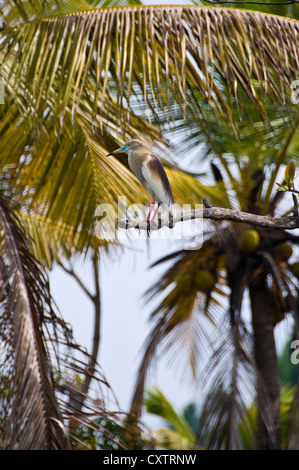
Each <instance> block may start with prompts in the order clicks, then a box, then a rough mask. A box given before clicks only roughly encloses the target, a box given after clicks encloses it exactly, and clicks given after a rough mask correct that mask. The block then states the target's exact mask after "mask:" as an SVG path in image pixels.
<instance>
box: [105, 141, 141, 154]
mask: <svg viewBox="0 0 299 470" xmlns="http://www.w3.org/2000/svg"><path fill="white" fill-rule="evenodd" d="M141 148H147V146H146V145H145V144H144V143H143V142H141V140H138V139H133V140H129V142H127V143H125V144H124V145H123V146H122V147H119V148H118V149H116V150H114V151H113V152H111V153H108V155H107V157H110V155H116V154H117V153H129V152H130V151H132V150H139V149H141Z"/></svg>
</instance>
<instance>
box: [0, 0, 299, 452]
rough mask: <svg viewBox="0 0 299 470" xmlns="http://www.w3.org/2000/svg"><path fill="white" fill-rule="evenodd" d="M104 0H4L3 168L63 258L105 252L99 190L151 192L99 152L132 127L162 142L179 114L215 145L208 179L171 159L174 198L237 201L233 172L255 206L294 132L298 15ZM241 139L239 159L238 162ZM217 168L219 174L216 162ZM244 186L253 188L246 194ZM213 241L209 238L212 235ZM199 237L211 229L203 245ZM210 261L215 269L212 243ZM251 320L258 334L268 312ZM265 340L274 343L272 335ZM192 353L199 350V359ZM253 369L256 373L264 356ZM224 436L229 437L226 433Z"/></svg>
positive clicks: (111, 198) (43, 240)
mask: <svg viewBox="0 0 299 470" xmlns="http://www.w3.org/2000/svg"><path fill="white" fill-rule="evenodd" d="M113 5H114V8H107V7H108V6H111V3H109V4H107V3H105V2H103V3H100V2H93V3H92V2H88V1H87V0H82V1H81V0H76V1H74V2H64V1H57V0H56V1H52V0H46V1H43V2H22V1H21V2H20V1H11V2H10V3H9V4H5V5H3V6H2V7H1V8H2V9H1V18H2V29H1V42H0V55H1V64H2V65H1V71H0V74H1V77H0V78H1V80H2V82H4V85H5V97H6V99H5V104H4V105H1V110H0V112H1V121H0V132H1V139H0V155H1V158H0V162H1V164H0V168H1V172H2V173H7V175H8V179H7V180H8V182H9V185H10V188H11V191H12V194H13V195H14V196H15V197H16V200H17V203H18V204H19V205H20V206H21V209H22V213H24V214H25V215H24V219H25V216H26V215H27V214H29V215H30V216H34V217H36V220H46V221H47V223H48V226H51V227H52V228H53V232H52V233H55V237H54V240H52V239H51V237H50V234H49V233H48V234H47V233H45V232H44V233H43V236H40V235H39V236H38V237H37V238H39V241H38V245H39V247H40V249H39V252H40V254H42V256H43V258H45V256H44V254H43V252H44V253H48V259H49V260H51V262H53V260H55V259H57V249H59V255H61V254H62V255H63V256H65V257H66V258H67V259H68V258H69V257H70V256H71V255H74V254H80V255H83V256H87V255H90V254H91V255H94V256H98V254H99V253H100V255H101V256H104V254H105V253H106V254H109V253H110V252H111V249H113V246H114V243H112V244H111V243H107V242H106V239H105V234H104V233H100V234H97V236H95V225H96V220H95V217H94V214H95V212H96V208H97V207H98V206H99V205H100V204H103V203H105V204H110V205H111V206H112V207H116V202H117V198H118V196H119V195H122V196H125V197H126V198H127V202H128V203H129V204H132V203H137V202H145V201H146V200H147V199H146V194H145V192H144V190H143V189H142V188H141V187H140V185H139V183H138V182H137V180H136V178H135V177H134V176H133V175H132V173H131V172H130V171H129V169H128V166H127V162H126V161H124V160H122V159H119V160H117V159H115V158H112V159H109V160H108V159H106V158H105V155H106V154H107V153H108V152H110V151H111V150H112V149H114V148H116V147H119V146H120V144H121V143H122V142H123V141H125V140H129V138H131V137H133V136H135V137H138V138H141V139H145V140H146V141H147V142H148V143H152V142H155V143H156V144H159V145H160V151H161V152H164V155H165V156H166V155H167V152H166V151H167V148H169V135H171V132H173V131H174V130H176V131H177V132H182V133H185V132H186V125H187V126H188V128H190V129H189V130H190V139H195V140H197V142H199V141H200V140H202V139H204V142H205V144H206V148H209V151H210V150H211V149H213V155H215V157H216V158H217V159H218V161H217V164H218V165H216V164H214V167H213V170H214V172H215V174H217V176H216V183H213V185H211V184H210V181H209V180H208V179H207V180H205V181H204V182H205V183H206V184H204V183H203V181H202V180H199V179H198V177H194V175H191V174H190V173H188V172H187V171H184V170H183V169H182V168H178V166H177V165H173V164H170V163H168V165H167V172H168V175H169V179H170V182H171V184H172V186H173V188H174V193H175V198H176V200H177V201H178V202H179V203H180V204H183V203H185V202H186V203H190V201H191V202H196V201H200V200H201V199H202V198H203V197H204V196H207V197H208V198H209V200H210V201H211V202H212V203H214V204H222V205H226V206H233V205H234V203H233V201H232V197H236V194H237V193H238V192H239V193H240V187H239V186H240V184H241V183H242V185H244V187H242V190H243V193H244V195H243V197H241V196H240V198H239V199H236V200H238V201H239V203H240V204H241V207H244V204H246V201H247V203H248V202H250V203H251V205H252V210H253V211H255V210H258V209H257V208H256V207H257V205H258V204H257V199H256V197H255V192H258V191H261V188H262V185H263V181H264V180H263V178H264V175H261V174H260V171H261V169H263V167H264V165H265V164H266V163H267V164H268V165H269V166H268V167H267V168H269V172H270V171H272V173H271V184H269V185H268V187H267V188H268V189H267V191H268V193H269V192H271V191H272V190H273V188H274V184H275V181H276V179H277V173H278V171H279V168H280V165H281V164H283V163H285V162H286V161H287V160H286V159H287V158H288V156H289V155H287V152H288V151H289V148H290V145H291V144H293V142H294V139H293V135H294V134H295V131H294V129H296V126H297V122H298V121H297V119H298V107H297V106H296V104H294V103H293V102H292V101H291V100H290V96H291V95H292V93H293V91H294V90H293V88H292V87H293V83H294V81H295V80H296V78H297V71H298V60H299V59H298V56H299V55H298V53H297V48H296V37H297V35H298V23H297V22H296V21H290V20H289V19H287V18H283V17H280V18H277V17H274V16H272V15H267V14H260V13H256V12H251V11H245V10H235V9H223V8H209V7H198V6H188V7H160V6H157V7H145V6H135V5H134V6H127V7H124V8H118V5H119V4H118V3H117V2H116V3H115V4H113ZM93 7H97V8H93ZM98 7H102V8H98ZM74 9H75V10H76V12H74ZM292 96H293V95H292ZM218 123H219V124H218ZM199 129H200V132H201V135H200V136H198V130H199ZM219 130H221V133H220V132H219ZM251 130H252V133H250V131H251ZM286 132H288V137H289V140H290V142H288V140H286V141H285V147H286V150H285V152H283V151H282V152H281V157H280V160H278V161H277V164H276V165H274V168H272V167H271V162H273V158H274V156H276V150H277V149H275V148H274V147H273V146H272V147H271V151H269V152H268V155H266V154H267V152H266V150H267V149H265V148H264V149H262V148H259V155H261V157H260V159H259V158H256V159H255V160H254V161H253V163H252V164H251V161H250V157H251V155H249V153H248V152H247V150H246V148H245V144H246V139H247V141H248V140H250V139H252V138H253V137H252V136H253V135H254V136H255V135H258V136H259V141H261V142H262V143H263V145H266V144H267V143H269V142H270V141H272V140H273V135H275V138H278V136H285V134H286ZM232 135H233V136H234V139H232ZM244 135H245V137H246V138H245V140H244V139H243V138H244ZM215 136H216V137H217V138H218V141H217V139H216V138H215ZM222 138H223V140H224V141H225V139H226V143H227V144H228V143H229V142H230V143H233V146H234V147H235V151H234V152H232V155H233V156H234V161H233V163H234V164H235V165H236V168H237V171H238V177H237V178H236V176H235V175H234V172H235V169H234V167H233V165H231V164H230V161H229V158H230V156H231V152H229V153H226V152H223V146H220V147H219V144H220V143H221V144H222ZM190 139H189V143H190ZM238 139H239V140H240V141H241V144H240V142H239V141H238ZM242 144H244V146H243V148H242ZM230 150H231V148H230ZM268 150H269V148H268ZM240 152H241V156H242V157H243V160H244V162H245V163H244V165H246V164H247V169H246V167H245V166H244V165H241V163H240V162H239V159H238V156H239V155H240ZM251 153H253V154H254V152H253V150H252V151H251ZM255 153H256V152H255ZM267 159H268V160H267ZM248 166H250V171H248ZM267 168H266V169H267ZM223 170H224V171H225V178H223V177H222V176H221V172H222V171H223ZM255 175H257V176H258V177H257V181H255V179H256V176H255ZM238 178H239V179H240V181H241V183H240V182H239V181H238ZM249 188H250V189H251V190H252V195H251V198H249V199H248V194H249V193H250V190H249ZM254 188H255V189H254ZM216 189H217V190H216ZM231 191H232V192H233V193H231ZM259 194H261V193H259ZM266 196H267V197H266ZM266 196H265V197H264V198H263V201H265V202H264V203H263V204H264V205H263V204H262V210H263V212H262V213H264V214H266V213H269V210H271V208H272V209H273V210H274V208H275V207H276V205H277V203H278V202H279V201H280V197H276V201H277V202H276V203H274V202H273V199H274V198H272V195H271V198H270V194H267V195H266ZM251 199H252V201H251ZM270 201H271V203H272V206H271V208H269V204H270ZM250 208H251V206H250ZM33 226H34V224H33V223H32V222H31V223H30V227H33ZM35 226H37V225H35ZM213 228H214V227H212V229H213ZM38 233H40V232H38ZM47 235H48V236H47ZM224 235H225V236H224V237H222V231H221V236H219V246H218V248H217V249H219V250H220V251H222V252H224V251H226V249H224V248H223V243H224V242H223V240H225V239H226V238H227V237H228V238H229V239H230V238H232V239H234V240H236V232H235V231H234V230H232V231H231V232H230V230H229V229H228V230H226V231H224ZM260 237H261V238H263V237H262V234H260ZM283 237H286V235H285V234H283ZM266 238H267V237H266ZM269 238H271V237H270V236H269ZM220 239H221V240H222V242H221V243H222V245H221V243H220ZM271 240H272V239H271ZM279 240H280V241H283V240H285V238H283V240H282V239H279ZM116 242H117V240H116ZM210 243H211V244H212V246H213V247H214V245H215V244H216V245H217V243H216V242H215V240H214V238H213V235H211V241H210ZM273 243H274V242H273ZM275 243H276V242H275ZM277 244H278V242H277ZM228 245H229V244H228ZM225 246H226V245H225ZM231 246H232V245H231ZM271 246H272V241H271ZM46 247H47V251H46ZM206 247H207V249H208V247H209V243H207V244H205V245H204V247H203V249H206ZM208 251H209V250H208ZM213 251H214V248H213V249H212V248H211V252H213ZM264 252H266V257H267V259H268V262H269V263H268V265H267V266H268V268H269V266H270V267H272V268H273V263H272V258H271V259H270V261H269V256H268V254H269V253H268V251H267V249H264V251H263V253H264ZM49 253H50V255H49ZM243 258H244V257H243V255H240V257H239V258H238V257H237V259H236V260H235V263H236V265H234V266H232V267H231V270H230V271H229V272H228V275H227V276H228V277H227V279H230V281H229V283H228V285H229V287H230V288H233V291H234V294H233V297H232V300H231V308H230V322H231V324H232V325H234V329H233V331H234V332H235V336H234V342H233V344H234V347H235V348H236V350H238V352H240V351H241V352H242V354H243V356H244V357H245V356H246V355H245V352H244V351H245V349H244V347H242V348H241V349H240V345H239V344H240V341H239V340H240V335H239V333H238V332H239V327H240V325H241V323H240V322H239V320H238V321H237V319H238V314H237V313H236V312H238V311H239V310H240V301H241V298H242V295H241V294H242V293H243V290H244V289H243V284H242V282H241V279H240V278H239V277H238V275H239V273H240V270H241V265H242V262H243V261H242V260H243ZM253 258H254V257H253ZM227 260H230V261H231V257H230V256H227ZM250 260H251V258H250ZM239 261H240V263H241V265H239V264H238V263H239ZM251 261H252V263H251ZM251 261H250V263H251V264H253V266H252V267H250V269H249V267H248V269H247V268H246V270H245V271H244V273H243V271H242V273H243V274H242V276H243V277H242V280H244V282H245V277H246V276H247V275H249V274H251V273H252V272H254V273H258V275H259V276H262V281H263V282H264V284H265V283H266V273H265V272H259V267H260V266H263V264H262V265H258V266H257V264H256V261H257V260H256V259H255V258H254V259H253V260H251ZM190 263H191V260H190ZM271 263H272V264H271ZM251 264H250V266H251ZM205 268H206V267H205ZM269 269H270V268H269ZM238 270H239V271H238ZM205 271H209V273H210V271H211V272H212V274H213V275H218V269H217V266H216V264H215V257H214V256H212V254H211V264H209V266H208V270H207V269H205ZM271 272H272V271H271ZM245 273H246V275H245ZM272 275H273V273H272ZM263 276H264V277H263ZM223 278H224V279H226V275H223ZM233 279H235V281H236V283H234V281H233ZM246 279H247V278H246ZM275 280H276V278H275ZM237 281H238V282H237ZM223 282H224V281H223ZM240 283H241V284H242V285H241V287H240V286H239V284H240ZM237 284H238V286H237ZM162 285H163V283H162ZM273 285H276V284H275V283H274V284H273ZM250 286H251V292H253V293H254V295H252V300H253V302H255V301H256V299H258V298H259V296H258V294H259V292H258V289H259V287H258V286H255V284H254V282H253V283H252V284H250ZM213 289H214V287H213ZM217 289H218V291H217V295H220V296H221V295H222V294H223V289H224V288H223V289H222V288H221V287H219V286H218V285H217ZM265 290H266V285H264V286H263V292H265ZM234 296H235V297H234ZM208 297H209V299H210V298H211V296H210V295H209V296H208ZM212 300H213V301H211V300H210V301H209V302H208V303H207V305H208V306H210V305H212V304H213V305H215V308H216V306H217V299H212ZM173 301H174V300H173V299H172V302H173ZM236 302H237V303H236ZM260 309H261V307H260ZM192 311H193V303H192V298H191V300H190V297H189V296H187V297H186V299H184V302H183V305H181V306H180V309H179V311H178V313H177V319H178V318H179V317H180V315H181V313H182V312H184V315H185V316H187V317H188V316H189V315H190V314H191V312H192ZM180 312H181V313H180ZM163 321H164V320H163ZM174 323H175V322H174ZM235 325H236V326H235ZM242 327H243V326H242ZM170 330H171V328H170ZM257 330H258V331H262V333H261V334H263V325H262V326H257ZM270 337H271V335H269V338H270ZM269 338H268V339H269ZM270 339H271V338H270ZM270 343H271V341H270ZM270 346H271V348H270V349H271V351H272V352H273V344H272V343H271V344H270ZM197 352H198V351H197ZM271 354H272V353H271ZM246 357H247V356H246ZM271 357H273V356H271ZM198 360H199V356H198V355H197V354H196V355H194V362H195V363H196V362H198ZM260 369H262V366H261V367H260ZM259 372H260V374H261V375H263V372H262V370H260V371H259ZM265 374H266V372H265ZM263 379H264V377H263ZM271 380H272V377H270V378H269V381H268V382H270V381H271ZM268 382H267V381H266V383H268ZM261 389H262V387H258V390H261ZM276 392H277V389H276V387H274V388H273V397H272V396H271V397H270V409H272V407H273V406H272V405H273V403H274V402H276V399H277V393H276ZM271 393H272V392H271ZM270 416H271V419H272V418H273V423H274V430H275V431H274V435H275V438H274V443H275V446H276V445H277V446H278V445H279V442H278V438H277V435H278V431H277V429H278V428H279V425H278V423H276V418H275V416H276V415H275V413H274V414H273V413H270ZM262 422H263V423H264V420H262ZM261 427H262V425H261ZM268 429H269V426H267V429H266V431H267V432H268ZM266 431H265V432H263V435H267V432H266ZM267 439H268V437H267ZM233 442H234V441H233V440H230V444H231V443H233ZM263 445H264V444H263Z"/></svg>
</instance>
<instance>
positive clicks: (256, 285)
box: [250, 274, 281, 450]
mask: <svg viewBox="0 0 299 470" xmlns="http://www.w3.org/2000/svg"><path fill="white" fill-rule="evenodd" d="M250 302H251V312H252V326H253V332H254V347H255V361H256V367H257V373H258V378H257V409H258V423H257V445H258V448H259V449H264V450H270V449H280V448H281V420H280V386H279V372H278V363H277V356H276V348H275V340H274V321H273V310H272V307H271V305H272V298H271V293H270V291H269V290H268V288H267V285H266V278H265V275H264V274H263V275H261V276H259V277H258V279H256V280H255V281H254V282H253V283H251V285H250Z"/></svg>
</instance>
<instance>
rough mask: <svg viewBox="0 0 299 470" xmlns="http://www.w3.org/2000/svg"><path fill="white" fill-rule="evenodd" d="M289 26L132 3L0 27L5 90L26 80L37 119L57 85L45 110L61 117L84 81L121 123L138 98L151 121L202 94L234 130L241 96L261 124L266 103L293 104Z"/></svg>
mask: <svg viewBox="0 0 299 470" xmlns="http://www.w3.org/2000/svg"><path fill="white" fill-rule="evenodd" d="M298 30H299V26H298V23H297V22H296V21H292V20H289V19H287V18H283V17H275V16H272V15H267V14H262V13H257V12H253V11H248V10H237V9H225V8H207V7H196V6H189V7H181V6H178V7H165V6H162V7H145V6H140V7H126V8H112V9H104V10H101V9H99V10H93V11H85V12H82V13H78V14H69V15H59V16H53V17H48V18H43V19H39V20H34V21H30V22H25V23H21V24H19V25H17V26H14V27H11V28H9V27H7V28H5V29H4V31H3V32H2V43H1V50H2V54H3V55H4V57H3V62H4V64H6V63H7V61H10V65H9V82H10V84H11V86H13V87H14V88H17V87H18V86H20V83H21V82H24V83H26V87H27V90H28V92H29V93H30V95H31V97H32V98H30V100H29V101H28V103H30V105H31V106H32V110H33V114H34V115H35V116H39V119H40V118H41V117H42V116H43V115H44V113H45V111H46V107H47V106H48V102H47V99H46V98H47V96H48V93H49V89H52V90H56V91H55V93H56V96H57V99H56V100H55V103H53V112H54V114H55V115H56V116H57V117H60V119H63V116H64V112H65V108H66V106H67V105H68V106H70V107H71V109H72V112H73V113H76V110H77V108H78V106H79V107H80V97H81V96H82V93H83V92H84V90H86V89H87V87H88V86H89V85H90V84H92V87H93V90H94V98H93V105H96V103H97V102H98V101H99V94H100V95H101V96H102V97H103V99H101V100H100V102H101V105H102V104H103V103H104V102H105V101H106V99H107V97H108V96H109V95H111V96H114V97H115V99H116V101H117V104H118V110H117V114H118V120H119V126H120V128H123V129H126V125H127V112H126V108H130V107H131V105H133V104H137V103H138V102H139V110H140V112H141V113H143V112H144V110H145V106H146V108H147V109H148V108H149V109H150V110H151V112H153V113H154V115H155V117H156V118H158V114H159V112H161V113H162V114H163V115H165V113H168V114H169V119H170V120H171V119H175V117H176V112H175V109H176V107H179V108H180V109H182V110H183V112H184V114H185V116H186V117H188V116H189V117H192V116H194V115H195V116H196V115H199V114H200V101H202V100H204V101H206V102H207V103H208V104H209V106H210V108H211V109H212V110H215V112H217V113H218V114H219V115H220V116H222V117H223V118H224V119H226V120H227V121H228V122H229V123H230V125H231V127H232V128H234V129H235V128H236V122H235V119H234V116H233V113H232V106H233V104H234V103H237V104H238V106H239V112H240V114H241V115H242V114H243V117H244V116H246V117H247V118H248V113H247V111H246V109H247V106H246V100H248V101H249V102H251V103H252V105H253V106H254V108H255V110H256V112H257V113H258V115H259V116H260V117H261V119H262V120H265V121H267V103H268V102H270V103H271V102H275V103H277V105H283V106H284V107H285V109H290V108H291V107H292V105H291V104H290V102H289V96H290V93H291V83H292V82H293V81H294V80H296V79H297V78H298V76H297V71H298V68H299V54H298V49H297V43H298V41H297V39H296V38H297V37H298ZM41 37H42V40H40V38H41ZM16 45H18V47H17V49H16ZM50 45H51V47H50ZM49 71H51V73H49ZM128 77H130V78H129V79H128ZM28 96H29V95H28ZM28 99H29V98H28ZM170 100H173V101H174V103H176V104H175V106H174V107H173V109H170V107H169V102H170Z"/></svg>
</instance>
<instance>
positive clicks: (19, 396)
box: [0, 198, 66, 449]
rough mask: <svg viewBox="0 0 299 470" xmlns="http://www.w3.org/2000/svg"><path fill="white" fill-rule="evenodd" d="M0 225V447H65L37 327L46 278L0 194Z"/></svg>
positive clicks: (46, 304)
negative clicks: (1, 290)
mask: <svg viewBox="0 0 299 470" xmlns="http://www.w3.org/2000/svg"><path fill="white" fill-rule="evenodd" d="M0 227H1V257H2V261H3V269H4V270H5V271H4V272H5V290H6V296H5V300H4V301H3V302H2V305H1V313H2V315H1V316H2V319H1V330H0V333H1V336H0V337H1V357H2V359H3V360H2V361H1V364H2V366H1V376H4V377H6V379H7V381H8V384H9V385H8V390H7V394H6V399H5V406H4V407H3V408H2V411H1V415H2V416H1V418H2V419H1V439H0V441H1V447H2V448H9V449H59V448H60V449H61V448H65V447H66V441H65V436H64V432H63V422H62V415H61V412H60V408H59V406H58V403H57V399H56V396H55V393H54V386H53V377H52V371H51V366H50V360H49V354H48V351H47V350H46V349H45V339H44V334H43V331H42V325H43V321H44V316H45V312H46V310H47V309H48V311H49V310H50V309H51V300H50V293H49V286H48V282H47V280H46V278H45V277H44V275H43V274H42V272H41V270H40V268H39V266H38V264H37V263H36V261H35V260H34V258H33V257H32V255H31V254H30V252H29V250H28V248H27V242H26V238H25V236H24V233H22V232H21V230H20V229H19V227H18V224H17V223H16V221H15V217H14V215H13V213H12V212H11V211H10V209H9V206H8V205H7V202H6V201H5V200H4V199H3V198H1V200H0Z"/></svg>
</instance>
